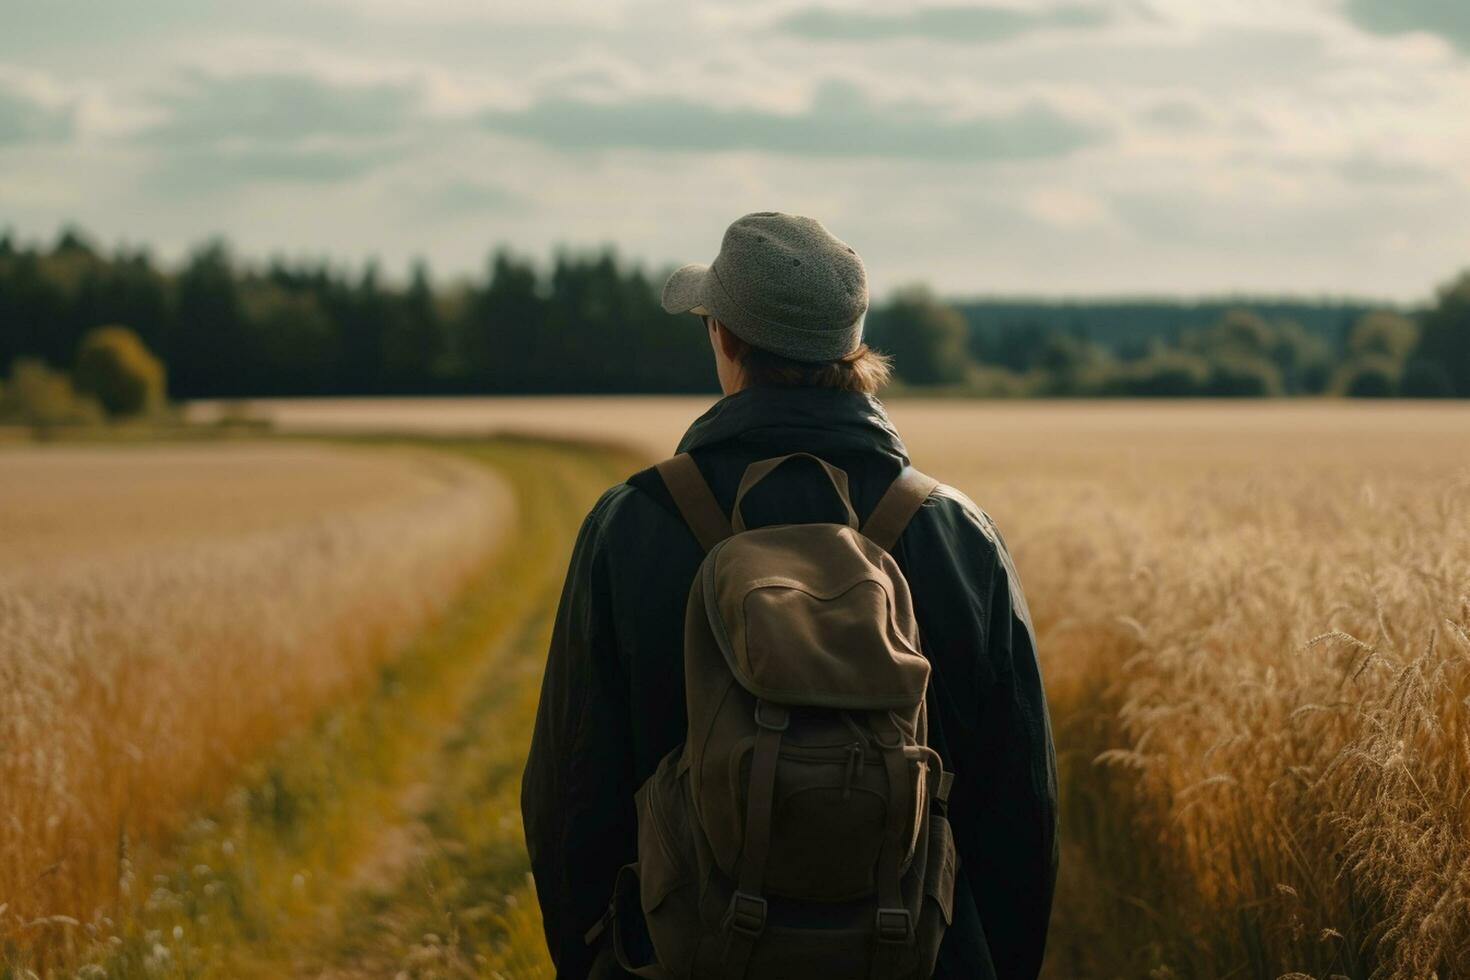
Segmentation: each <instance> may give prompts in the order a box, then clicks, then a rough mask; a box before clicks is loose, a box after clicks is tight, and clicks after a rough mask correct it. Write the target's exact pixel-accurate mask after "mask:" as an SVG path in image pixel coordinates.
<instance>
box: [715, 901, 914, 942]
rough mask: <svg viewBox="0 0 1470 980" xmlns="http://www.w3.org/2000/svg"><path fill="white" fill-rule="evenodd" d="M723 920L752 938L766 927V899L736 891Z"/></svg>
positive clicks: (733, 930) (734, 930)
mask: <svg viewBox="0 0 1470 980" xmlns="http://www.w3.org/2000/svg"><path fill="white" fill-rule="evenodd" d="M905 914H907V913H905ZM725 922H726V923H727V924H728V925H729V927H730V930H731V931H732V932H738V933H740V934H741V935H742V936H750V937H752V938H754V937H755V936H759V935H760V934H761V933H762V932H764V931H765V929H766V900H765V899H764V898H761V897H760V896H759V895H751V894H749V893H747V892H742V891H737V892H736V893H735V894H733V895H731V896H730V908H729V910H728V911H727V912H726V913H725Z"/></svg>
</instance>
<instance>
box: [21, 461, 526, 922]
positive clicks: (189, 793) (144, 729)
mask: <svg viewBox="0 0 1470 980" xmlns="http://www.w3.org/2000/svg"><path fill="white" fill-rule="evenodd" d="M133 458H134V459H135V460H136V463H137V465H139V466H147V465H148V463H149V454H148V452H147V451H138V452H137V453H136V455H135V456H134V457H133ZM0 465H3V464H0ZM402 465H404V466H408V467H410V468H414V469H420V470H423V469H425V467H426V466H431V467H432V468H431V469H429V470H427V472H429V473H431V475H432V479H427V480H423V481H421V482H422V486H420V487H419V488H418V489H417V490H416V491H415V492H411V493H401V494H397V495H395V496H393V497H391V498H390V499H387V500H376V501H375V500H369V501H368V502H366V503H362V502H359V503H360V505H359V506H354V507H349V508H348V509H346V510H344V511H342V512H340V513H337V514H333V515H327V516H319V517H315V518H313V519H311V520H309V521H305V520H297V521H293V522H290V523H287V524H285V525H280V526H261V524H262V523H264V524H269V523H270V522H268V521H266V522H259V521H257V522H255V529H254V530H251V531H247V532H243V533H240V534H228V533H221V534H218V535H215V536H213V537H210V536H204V537H199V538H196V539H193V540H190V541H187V542H172V543H171V544H170V546H169V547H168V548H164V549H160V550H159V552H158V553H157V554H149V553H148V552H147V551H146V550H145V551H138V550H136V549H132V550H126V551H123V552H120V553H117V554H109V556H108V560H107V561H106V562H99V563H87V562H80V561H68V562H66V563H64V565H63V566H58V567H56V568H53V569H49V570H47V571H46V573H45V574H41V575H19V574H11V575H8V576H5V577H3V578H0V643H3V649H0V815H3V817H0V939H3V940H4V941H5V942H7V943H8V944H10V945H12V946H13V947H16V948H19V949H27V948H29V949H33V950H36V949H39V950H43V951H44V949H46V948H47V947H48V946H51V945H54V942H53V940H54V938H55V935H56V934H58V933H64V932H66V931H67V930H70V929H74V928H76V926H77V925H78V923H83V924H88V923H91V922H93V921H94V920H96V918H97V917H98V916H99V915H102V914H103V913H104V912H108V911H111V910H113V909H114V908H116V907H118V906H119V905H126V904H127V903H128V902H129V901H130V900H132V899H134V898H138V897H140V896H136V895H134V894H133V893H134V892H137V891H138V890H143V891H144V892H145V893H146V892H147V891H149V890H151V889H152V888H153V886H152V885H150V884H149V883H148V882H146V881H138V880H136V878H135V876H134V874H133V868H132V860H131V857H130V855H131V853H132V851H133V850H134V849H136V848H137V847H138V846H139V844H140V843H147V842H153V841H156V840H158V839H160V838H162V837H164V836H166V835H168V834H170V833H172V832H174V831H177V830H178V829H179V828H180V824H181V822H182V821H183V820H184V818H185V817H186V816H187V815H188V814H189V813H190V812H191V811H192V810H193V809H194V808H196V807H197V806H199V805H201V804H202V803H204V802H206V801H209V800H213V799H217V798H219V797H220V796H221V795H222V793H223V791H224V789H225V788H226V787H228V786H229V785H230V784H231V782H232V781H233V780H234V779H235V778H237V775H238V773H239V772H240V769H241V766H242V764H243V763H245V762H246V761H248V760H250V759H252V758H254V757H256V756H257V755H259V754H260V753H261V752H262V751H263V750H264V749H266V748H267V747H268V746H270V745H272V744H275V743H276V742H277V741H278V740H279V739H281V738H282V737H283V736H284V735H286V734H288V733H290V732H292V731H294V730H296V729H298V728H299V727H300V726H301V725H303V724H304V723H305V722H306V721H307V720H308V719H310V718H312V717H314V716H315V715H316V714H317V713H318V712H320V711H321V710H322V709H323V708H324V707H325V706H327V705H329V704H331V703H333V702H335V701H337V700H338V699H340V698H342V697H343V696H344V695H345V694H347V693H348V692H349V691H351V690H353V689H354V688H356V687H361V686H362V685H364V684H368V683H371V682H373V680H374V679H375V677H376V669H377V668H378V667H380V666H381V665H382V664H384V663H385V662H386V661H387V660H388V659H389V658H391V657H392V656H393V655H394V654H396V653H397V652H398V651H399V650H400V649H401V648H402V646H403V644H404V643H405V642H407V641H408V639H410V638H411V637H412V636H414V635H415V634H416V633H417V632H418V631H419V630H421V629H422V628H423V626H424V625H425V623H426V622H428V621H429V620H430V619H432V618H433V617H434V616H436V615H438V614H439V613H440V612H441V611H442V610H444V609H445V608H446V607H447V605H448V604H449V603H450V602H451V601H452V600H453V599H454V597H455V596H457V595H458V593H459V591H460V589H461V587H462V585H463V583H464V582H465V581H466V580H467V577H468V576H469V575H470V574H471V573H472V572H473V571H474V570H475V569H476V568H477V567H479V565H480V564H481V563H482V562H483V560H484V558H485V555H486V554H487V552H488V551H489V549H490V548H491V546H492V545H493V544H494V542H495V541H496V540H497V538H498V536H499V535H500V533H501V531H502V530H503V528H504V526H505V524H506V523H507V519H508V517H509V514H508V513H507V511H508V509H509V508H510V507H511V505H512V501H511V498H510V497H509V495H508V493H507V492H506V491H505V489H504V487H503V486H502V485H501V484H500V483H499V482H498V481H496V480H495V479H494V477H493V476H491V475H489V474H488V473H487V471H485V470H483V469H482V468H480V467H475V466H473V465H470V464H454V463H452V462H445V461H442V460H436V461H434V462H433V463H432V464H426V463H425V462H424V461H423V460H418V461H414V460H412V459H406V460H405V462H403V463H402ZM348 473H349V476H348V477H347V478H348V479H350V478H351V475H352V474H353V471H352V470H351V468H350V467H348ZM322 478H323V477H322V476H321V475H320V474H318V475H317V477H316V479H322ZM219 490H220V491H221V493H224V494H226V495H227V494H228V491H229V487H228V486H224V485H222V486H220V487H219ZM303 490H304V491H305V490H307V488H303ZM181 505H182V506H201V505H202V506H208V501H205V502H203V503H202V504H201V503H197V502H196V503H194V504H187V503H184V504H181ZM252 516H253V515H252ZM77 520H78V525H79V527H80V528H85V526H86V524H87V516H86V515H85V514H78V515H77ZM246 523H250V521H248V520H247V521H246Z"/></svg>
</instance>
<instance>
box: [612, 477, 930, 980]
mask: <svg viewBox="0 0 1470 980" xmlns="http://www.w3.org/2000/svg"><path fill="white" fill-rule="evenodd" d="M795 457H803V458H805V459H808V460H812V461H813V462H815V463H817V464H818V465H820V466H821V468H822V470H823V471H824V472H825V473H826V475H827V477H828V479H829V480H830V481H831V483H832V488H833V489H834V490H835V491H836V493H837V496H838V497H839V498H840V499H841V502H842V505H843V507H844V508H845V510H846V512H847V522H846V523H845V524H830V523H821V524H784V525H774V526H766V527H760V528H756V529H754V530H747V529H746V526H745V519H744V517H743V516H742V513H741V504H742V503H743V502H744V500H745V496H746V494H747V493H748V492H749V491H750V489H751V488H752V487H753V486H755V485H756V484H757V483H759V482H760V481H761V480H762V479H763V478H764V477H766V476H768V475H769V474H770V473H771V472H772V471H774V470H775V469H776V468H777V467H778V466H780V465H781V464H783V463H785V462H786V461H787V460H790V459H793V458H795ZM658 472H659V474H660V475H661V476H662V477H663V479H664V482H665V484H666V485H667V486H668V488H669V491H670V493H671V494H672V496H673V498H674V501H675V504H676V505H677V506H678V508H679V512H680V514H681V515H682V516H683V518H684V520H685V522H686V523H687V524H688V525H689V527H690V529H691V530H692V531H693V532H694V534H695V537H697V538H698V539H699V541H700V543H701V545H703V546H704V548H705V549H706V554H705V557H704V560H703V562H702V563H701V564H700V566H699V571H698V573H697V575H696V576H695V579H694V583H693V585H692V587H691V588H690V591H689V603H688V607H687V613H686V617H685V626H684V677H685V693H686V699H687V708H688V719H689V728H688V735H687V738H686V741H685V743H684V744H683V745H682V746H680V747H678V748H676V749H675V750H674V751H673V752H671V753H669V755H667V756H666V757H665V758H664V759H663V760H662V762H661V763H660V765H659V766H658V768H657V770H656V771H655V772H654V774H653V775H652V776H650V777H649V778H648V780H647V781H646V782H645V783H644V784H643V786H642V787H641V788H640V789H639V790H638V793H637V796H636V808H637V816H638V860H637V861H636V862H635V863H633V864H630V865H627V866H625V867H623V868H622V869H621V871H620V872H619V874H618V877H617V881H616V885H615V887H614V892H613V899H612V902H611V903H610V905H609V908H608V912H607V914H605V915H604V916H603V919H602V920H601V921H600V922H599V923H598V924H597V925H595V926H594V927H593V928H592V930H590V931H589V933H588V936H587V940H588V942H589V943H594V942H596V941H597V940H598V938H599V936H600V935H601V934H602V933H603V932H604V931H607V930H609V929H610V930H611V932H612V939H613V941H612V951H613V955H614V956H615V957H616V959H617V962H618V963H619V965H621V966H622V968H623V969H625V970H628V971H629V972H631V973H633V974H635V975H637V976H640V977H648V978H654V980H696V978H697V980H706V978H710V980H714V978H728V980H746V978H749V980H823V978H842V980H849V978H864V977H866V978H870V980H900V978H903V980H908V978H913V980H923V978H928V977H929V976H930V975H931V974H932V973H933V970H934V963H935V958H936V956H937V955H938V951H939V943H940V940H941V939H942V938H943V934H944V930H945V928H946V927H947V926H948V925H949V923H950V921H951V918H952V910H953V904H952V903H953V898H954V882H955V872H956V865H957V857H956V853H955V846H954V839H953V836H952V835H951V832H950V826H949V822H948V820H947V819H946V817H945V810H946V801H947V798H948V795H949V787H950V783H951V781H952V775H951V774H950V773H947V772H945V771H944V767H943V765H942V763H941V761H940V759H939V755H938V753H936V752H935V751H934V750H933V749H931V748H930V747H929V746H928V744H927V707H926V700H927V699H926V694H927V690H928V684H929V662H928V660H927V659H925V657H924V655H923V653H922V651H921V649H920V645H919V631H918V625H917V623H916V622H915V618H914V610H913V603H912V600H911V597H910V595H909V589H908V584H907V583H906V582H905V581H904V578H903V575H902V573H901V572H900V571H899V568H898V565H897V564H896V563H895V562H894V560H893V558H892V557H891V556H890V555H889V553H888V550H889V549H891V548H892V547H893V545H894V544H895V543H896V542H897V540H898V537H899V535H900V534H901V533H902V532H903V529H904V527H905V526H906V525H907V524H908V521H909V519H910V518H911V517H912V516H913V514H914V513H915V512H916V511H917V510H918V509H919V506H920V505H921V504H922V503H923V502H924V500H925V499H926V498H927V497H928V495H929V494H930V492H931V491H932V490H933V489H934V488H935V487H936V486H937V485H938V484H937V483H936V482H935V481H934V480H932V479H930V478H929V477H927V476H924V475H923V474H922V473H919V472H918V471H917V470H914V469H913V468H912V467H909V468H906V469H905V470H904V471H903V473H902V474H901V475H900V476H899V477H898V479H896V480H895V481H894V483H893V484H892V485H891V486H890V487H889V489H888V490H887V491H886V492H885V494H884V496H883V498H882V500H881V501H880V502H879V503H878V505H877V507H876V508H875V509H874V511H873V513H872V515H870V516H869V518H868V520H867V522H866V523H865V524H864V525H863V526H862V528H861V531H860V530H859V529H858V520H857V515H856V513H855V512H854V511H853V507H852V503H851V500H850V499H849V497H848V492H847V474H846V473H844V472H843V471H842V470H839V469H837V468H836V467H833V466H832V465H830V464H828V463H827V462H825V461H823V460H821V459H818V458H817V457H816V456H812V455H810V454H808V453H794V454H792V455H788V456H780V457H777V458H774V459H766V460H761V461H759V462H756V463H752V464H750V466H749V467H748V468H747V469H746V470H745V473H744V475H743V477H742V479H741V481H740V486H739V489H738V490H737V491H736V494H735V504H734V507H733V511H732V514H731V518H730V520H729V521H727V520H726V518H725V515H724V512H723V511H722V510H721V509H720V506H719V504H718V503H717V502H716V500H715V497H714V494H713V493H712V492H711V491H710V489H709V486H708V484H706V483H705V481H704V478H703V477H702V476H701V474H700V472H699V469H698V467H697V466H696V465H695V463H694V460H693V459H692V458H691V457H690V456H689V455H688V454H687V453H685V454H681V455H679V456H676V457H674V458H673V459H670V460H667V461H666V462H664V463H661V464H659V466H658Z"/></svg>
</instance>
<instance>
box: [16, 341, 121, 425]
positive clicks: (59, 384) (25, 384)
mask: <svg viewBox="0 0 1470 980" xmlns="http://www.w3.org/2000/svg"><path fill="white" fill-rule="evenodd" d="M100 416H101V412H100V410H99V409H98V408H97V405H96V403H95V402H92V401H91V400H89V399H86V398H79V397H77V393H76V391H75V390H74V389H73V388H72V384H71V380H70V379H69V378H67V376H66V375H65V374H62V373H61V372H60V371H53V370H52V369H51V368H49V367H47V366H46V364H45V362H43V361H40V360H37V359H35V358H29V357H21V358H17V359H16V361H15V363H14V364H12V365H11V367H10V380H9V381H8V382H7V383H6V385H5V389H4V392H3V397H0V418H4V419H11V420H14V421H17V422H20V423H22V424H24V425H28V426H30V427H31V428H32V429H33V430H34V431H35V434H36V435H37V436H39V437H41V438H45V437H46V436H47V435H48V434H49V433H50V432H51V430H52V429H53V428H54V427H56V426H58V425H68V424H75V423H84V422H95V421H97V420H98V419H99V418H100Z"/></svg>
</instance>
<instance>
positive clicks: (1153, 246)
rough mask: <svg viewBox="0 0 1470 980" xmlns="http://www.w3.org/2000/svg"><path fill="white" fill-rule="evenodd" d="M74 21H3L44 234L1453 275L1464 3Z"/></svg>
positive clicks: (443, 1) (1154, 279)
mask: <svg viewBox="0 0 1470 980" xmlns="http://www.w3.org/2000/svg"><path fill="white" fill-rule="evenodd" d="M77 3H78V4H80V5H81V7H83V8H85V9H84V10H82V11H80V12H79V11H77V10H72V9H71V8H67V9H68V10H69V11H70V12H69V13H68V12H63V11H62V10H61V9H59V8H57V7H56V6H55V5H47V4H35V5H28V6H26V7H25V8H24V9H23V10H22V11H21V12H18V13H14V14H12V15H11V17H10V19H9V22H8V24H7V32H6V34H5V35H4V36H3V37H0V173H4V175H5V178H4V180H3V181H0V202H3V203H4V204H5V206H6V217H7V220H10V221H13V222H15V223H16V225H17V227H18V228H19V229H20V230H22V231H23V232H29V233H34V234H43V235H46V236H48V237H49V236H50V235H51V234H52V233H54V231H55V229H56V227H57V226H59V225H60V224H62V223H63V222H68V221H79V222H81V223H82V224H83V225H85V226H88V227H91V228H92V229H94V230H95V231H96V232H97V233H98V234H99V235H101V236H102V237H104V238H127V239H129V240H132V241H152V242H155V243H157V244H158V245H159V246H160V247H161V249H162V251H163V252H164V254H175V255H176V254H178V253H179V252H180V251H181V250H182V249H183V248H184V247H185V246H186V245H187V244H189V243H190V242H193V241H196V240H198V239H200V238H202V237H204V236H205V235H207V234H211V233H224V234H226V235H229V236H230V237H232V238H234V239H235V240H236V241H237V243H238V245H239V247H240V249H241V250H242V251H244V252H246V253H250V252H266V251H272V250H276V249H285V250H288V251H293V252H294V251H312V252H322V253H329V254H335V255H339V256H341V257H343V258H361V257H364V256H366V255H369V254H378V255H380V256H382V257H383V258H384V259H385V260H386V261H389V262H393V261H400V260H406V259H407V257H409V256H412V255H414V254H418V253H424V254H426V255H428V256H429V257H430V258H431V259H432V260H433V261H434V263H435V264H436V267H437V268H438V269H439V271H441V272H445V273H453V272H462V271H469V270H477V269H479V268H480V266H481V264H482V262H483V259H484V256H485V254H486V252H487V251H488V250H489V248H490V247H491V246H492V245H493V244H494V243H496V242H501V241H504V242H508V243H510V244H512V245H515V246H517V247H521V248H524V249H526V250H528V251H532V252H538V253H543V254H544V252H546V251H547V250H549V249H550V248H551V247H552V246H553V245H554V244H556V243H558V242H567V243H572V244H577V243H582V244H585V243H598V242H614V243H617V244H619V245H620V246H621V248H622V250H623V252H624V253H625V254H629V255H635V256H639V257H642V258H645V259H647V260H648V261H650V262H651V263H654V264H659V263H663V262H671V261H679V260H684V259H689V258H701V257H702V258H708V257H709V253H711V252H712V251H713V249H714V248H715V247H716V246H717V244H718V240H719V236H720V233H721V232H722V231H723V228H724V226H725V225H726V224H727V223H728V222H729V221H730V220H731V219H732V218H734V217H735V216H737V215H738V214H740V213H743V211H746V210H760V209H765V208H769V207H777V208H782V209H786V210H796V211H803V212H807V213H812V214H815V215H817V216H819V217H821V218H822V219H823V220H824V221H826V222H827V223H828V224H829V225H830V226H831V227H833V228H834V229H836V230H837V231H838V233H839V234H841V235H843V237H844V238H847V239H848V240H850V241H853V242H854V244H855V245H857V246H858V247H859V248H860V250H861V251H863V252H864V255H865V257H866V258H867V259H868V263H869V266H870V269H871V273H872V279H873V282H874V284H875V285H876V286H877V287H878V288H879V289H880V290H881V289H883V288H886V286H889V285H892V284H895V283H898V282H902V281H905V280H909V279H914V278H929V279H931V280H932V281H933V282H934V283H935V284H936V285H937V286H938V287H939V288H941V289H944V290H948V291H953V292H964V293H970V292H979V291H989V290H994V291H1001V292H1025V291H1047V292H1057V291H1083V292H1136V291H1139V290H1147V291H1165V292H1168V291H1196V290H1210V291H1218V290H1222V289H1236V288H1239V289H1256V288H1258V289H1270V290H1282V289H1299V290H1306V291H1314V292H1315V291H1335V292H1343V291H1362V292H1366V293H1370V294H1379V295H1395V296H1399V297H1404V298H1413V297H1416V296H1419V295H1422V294H1423V293H1424V291H1425V290H1426V289H1427V286H1428V284H1430V283H1433V282H1434V281H1436V280H1439V279H1442V278H1444V277H1445V275H1447V274H1448V273H1449V272H1451V271H1452V270H1453V269H1455V268H1456V267H1459V266H1462V265H1464V264H1466V263H1470V138H1467V129H1470V127H1467V124H1466V123H1465V122H1464V121H1463V114H1464V110H1463V106H1464V105H1466V104H1470V57H1466V55H1465V53H1464V51H1463V50H1462V47H1461V46H1460V44H1461V40H1460V37H1461V36H1460V33H1459V31H1460V28H1461V27H1462V26H1463V20H1457V19H1456V18H1457V17H1460V15H1459V14H1458V13H1457V11H1458V10H1461V9H1470V8H1464V7H1463V6H1462V5H1461V0H1407V2H1406V3H1405V5H1404V6H1403V7H1402V9H1400V8H1399V7H1396V6H1395V7H1394V11H1395V12H1394V13H1393V14H1392V16H1389V15H1388V14H1385V13H1383V11H1381V10H1378V9H1376V7H1375V8H1374V9H1370V7H1371V6H1372V5H1365V3H1360V2H1358V0H1301V2H1298V3H1292V4H1281V3H1279V0H1238V2H1232V3H1228V4H1201V3H1198V2H1196V0H1095V2H1091V0H1057V2H1055V3H1050V4H1032V3H1022V2H1020V0H933V2H929V3H926V4H925V5H923V6H918V5H915V6H910V7H900V8H895V6H894V5H893V4H891V3H885V2H881V0H862V2H857V0H767V2H740V3H735V2H729V3H703V4H698V5H691V4H688V3H685V2H683V0H616V2H613V0H574V2H569V3H555V4H548V3H545V2H544V0H505V2H498V0H497V2H496V3H485V2H481V0H426V2H418V0H414V2H409V0H363V2H351V3H349V2H347V0H310V2H305V3H302V2H296V0H257V2H256V3H252V4H236V5H230V6H228V7H219V6H217V5H200V4H194V3H188V2H185V0H159V2H157V3H150V4H147V5H144V6H143V7H138V8H137V9H136V10H133V9H132V6H131V5H129V9H130V10H131V11H132V12H131V13H130V14H128V15H126V16H125V15H123V14H122V13H120V12H119V11H120V9H121V8H119V7H117V6H115V5H112V4H110V3H107V2H104V0H77ZM1388 6H1393V5H1388ZM145 8H146V9H145ZM941 8H943V9H941ZM895 10H898V11H900V12H895ZM80 13H86V14H87V16H80ZM1406 243H1409V244H1408V245H1406Z"/></svg>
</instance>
